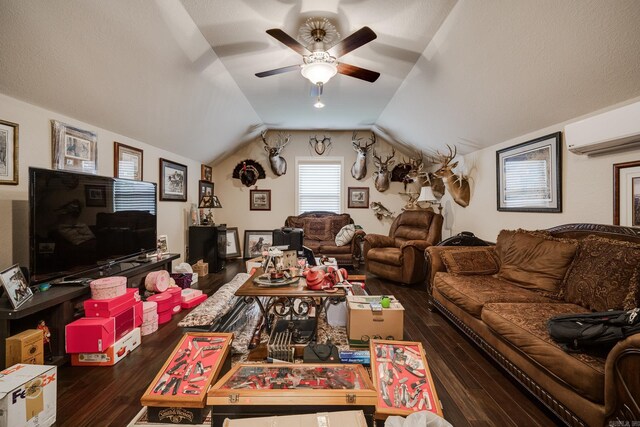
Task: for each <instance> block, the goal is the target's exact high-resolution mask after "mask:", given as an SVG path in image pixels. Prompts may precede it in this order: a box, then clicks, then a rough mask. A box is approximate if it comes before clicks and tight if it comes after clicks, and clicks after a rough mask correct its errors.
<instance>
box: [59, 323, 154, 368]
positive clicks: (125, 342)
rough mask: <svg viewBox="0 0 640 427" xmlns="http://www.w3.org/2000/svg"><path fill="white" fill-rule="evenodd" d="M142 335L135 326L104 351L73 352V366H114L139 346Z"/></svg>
mask: <svg viewBox="0 0 640 427" xmlns="http://www.w3.org/2000/svg"><path fill="white" fill-rule="evenodd" d="M141 341H142V337H141V335H140V328H135V329H134V330H132V331H131V332H129V333H128V334H126V335H125V336H123V337H122V338H120V339H119V340H118V341H116V342H115V343H114V344H113V345H112V346H111V347H109V348H108V349H107V350H106V351H104V352H102V353H73V354H72V355H71V365H72V366H113V365H115V364H116V363H118V362H119V361H121V360H122V359H124V358H125V357H126V356H128V355H129V353H131V352H132V351H133V350H135V349H136V348H138V346H139V345H140V342H141Z"/></svg>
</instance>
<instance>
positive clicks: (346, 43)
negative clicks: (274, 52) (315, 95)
mask: <svg viewBox="0 0 640 427" xmlns="http://www.w3.org/2000/svg"><path fill="white" fill-rule="evenodd" d="M377 37H378V36H377V35H376V33H374V32H373V30H372V29H371V28H369V27H362V28H360V29H359V30H358V31H356V32H355V33H353V34H351V35H350V36H349V37H346V38H344V39H342V40H340V41H339V42H338V43H337V44H336V45H335V46H333V47H331V49H329V50H328V51H327V52H329V55H331V56H335V57H336V58H340V57H341V56H343V55H346V54H347V53H349V52H351V51H352V50H355V49H357V48H359V47H360V46H363V45H365V44H367V43H369V42H370V41H372V40H375V39H376V38H377ZM283 43H284V42H283Z"/></svg>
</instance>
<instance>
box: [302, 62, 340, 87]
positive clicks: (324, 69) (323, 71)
mask: <svg viewBox="0 0 640 427" xmlns="http://www.w3.org/2000/svg"><path fill="white" fill-rule="evenodd" d="M301 72H302V76H303V77H304V78H306V79H307V80H309V81H310V82H311V83H313V84H314V85H317V84H319V83H322V84H323V85H324V84H325V83H327V82H328V81H329V80H331V77H333V76H335V75H336V74H337V73H338V67H337V65H336V63H335V62H334V63H330V62H311V63H309V64H304V65H303V66H302V70H301Z"/></svg>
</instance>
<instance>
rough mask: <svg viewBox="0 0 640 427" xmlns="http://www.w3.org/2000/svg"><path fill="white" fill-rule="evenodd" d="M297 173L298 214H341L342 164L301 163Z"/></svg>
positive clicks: (310, 161)
mask: <svg viewBox="0 0 640 427" xmlns="http://www.w3.org/2000/svg"><path fill="white" fill-rule="evenodd" d="M297 172H298V214H301V213H304V212H310V211H329V212H335V213H340V210H341V209H340V200H341V195H340V188H341V182H342V177H341V173H342V163H341V162H339V161H336V162H327V161H313V160H307V161H300V162H299V163H298V171H297Z"/></svg>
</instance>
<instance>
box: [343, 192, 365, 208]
mask: <svg viewBox="0 0 640 427" xmlns="http://www.w3.org/2000/svg"><path fill="white" fill-rule="evenodd" d="M347 193H348V194H347V197H348V198H349V203H348V207H349V209H360V208H362V209H366V208H368V207H369V187H349V189H348V191H347Z"/></svg>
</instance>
